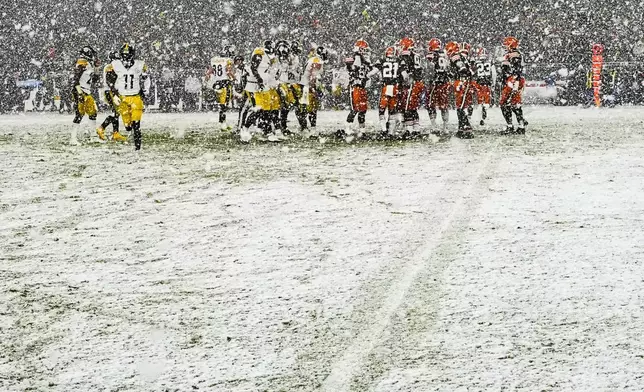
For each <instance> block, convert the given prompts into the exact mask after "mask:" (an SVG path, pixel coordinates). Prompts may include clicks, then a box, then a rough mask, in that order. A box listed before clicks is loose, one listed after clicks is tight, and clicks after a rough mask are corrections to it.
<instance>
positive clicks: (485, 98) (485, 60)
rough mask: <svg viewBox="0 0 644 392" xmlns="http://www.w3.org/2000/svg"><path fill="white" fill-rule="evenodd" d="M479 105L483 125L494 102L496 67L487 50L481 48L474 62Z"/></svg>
mask: <svg viewBox="0 0 644 392" xmlns="http://www.w3.org/2000/svg"><path fill="white" fill-rule="evenodd" d="M474 65H475V67H474V68H475V69H474V72H475V75H474V82H475V86H476V97H477V103H478V104H479V106H481V125H485V120H487V110H488V109H489V108H490V103H491V102H492V86H493V85H494V76H493V72H494V67H493V65H492V62H491V61H490V59H489V57H488V55H487V51H486V50H485V48H479V49H478V53H477V55H476V59H475V62H474Z"/></svg>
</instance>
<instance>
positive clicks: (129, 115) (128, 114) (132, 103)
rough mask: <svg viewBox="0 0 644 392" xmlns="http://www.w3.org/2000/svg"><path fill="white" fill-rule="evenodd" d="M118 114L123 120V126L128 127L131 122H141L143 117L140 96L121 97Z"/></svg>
mask: <svg viewBox="0 0 644 392" xmlns="http://www.w3.org/2000/svg"><path fill="white" fill-rule="evenodd" d="M118 113H119V114H120V115H121V118H122V119H123V124H125V126H126V127H129V126H130V125H131V124H132V121H141V118H142V117H143V99H142V98H141V96H140V95H126V96H122V97H121V104H120V105H119V107H118Z"/></svg>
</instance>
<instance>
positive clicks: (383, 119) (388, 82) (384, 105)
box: [368, 46, 401, 137]
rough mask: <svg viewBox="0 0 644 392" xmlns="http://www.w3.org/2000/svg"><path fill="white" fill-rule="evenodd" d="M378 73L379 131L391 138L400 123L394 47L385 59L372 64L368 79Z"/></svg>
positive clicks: (396, 63)
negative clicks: (379, 81)
mask: <svg viewBox="0 0 644 392" xmlns="http://www.w3.org/2000/svg"><path fill="white" fill-rule="evenodd" d="M378 73H379V74H380V80H381V84H382V88H381V90H380V102H379V104H378V116H379V120H380V129H381V132H382V135H383V136H390V137H391V136H394V135H395V134H396V131H397V129H398V126H399V125H400V122H401V119H400V117H399V115H398V110H397V105H398V98H399V96H400V79H401V78H400V62H399V60H398V53H397V52H396V48H395V47H393V46H390V47H389V48H387V50H386V51H385V57H384V58H383V59H382V60H380V61H377V62H376V63H375V64H374V69H373V70H372V71H371V72H369V74H368V77H372V76H374V75H376V74H378ZM386 115H387V116H386Z"/></svg>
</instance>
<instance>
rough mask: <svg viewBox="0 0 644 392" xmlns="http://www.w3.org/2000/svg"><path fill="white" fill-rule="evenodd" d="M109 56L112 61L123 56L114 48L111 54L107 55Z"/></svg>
mask: <svg viewBox="0 0 644 392" xmlns="http://www.w3.org/2000/svg"><path fill="white" fill-rule="evenodd" d="M107 58H108V59H109V60H110V61H114V60H118V59H120V58H121V56H120V54H119V52H117V51H116V50H112V51H111V52H110V54H109V55H108V56H107Z"/></svg>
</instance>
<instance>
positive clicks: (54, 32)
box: [0, 0, 644, 106]
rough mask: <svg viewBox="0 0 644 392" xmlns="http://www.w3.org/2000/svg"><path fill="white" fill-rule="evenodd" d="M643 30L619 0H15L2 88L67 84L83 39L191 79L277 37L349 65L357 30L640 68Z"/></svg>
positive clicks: (537, 58)
mask: <svg viewBox="0 0 644 392" xmlns="http://www.w3.org/2000/svg"><path fill="white" fill-rule="evenodd" d="M642 26H644V14H643V13H642V12H641V3H640V2H636V1H631V2H614V1H612V0H594V1H592V2H591V1H589V0H524V1H521V2H516V1H511V0H502V1H498V2H489V1H483V0H437V1H434V2H420V1H411V0H399V1H397V2H395V3H392V2H382V1H374V0H358V1H350V0H332V1H326V2H325V1H313V0H284V1H269V0H255V1H217V2H212V1H208V0H193V1H185V2H183V1H181V0H173V1H168V0H137V1H134V0H115V1H109V0H89V1H88V0H67V1H65V2H59V1H49V0H48V1H38V2H32V1H29V0H3V1H2V4H1V5H0V86H2V87H0V88H1V89H2V90H3V91H1V92H0V93H2V94H12V90H13V89H14V87H13V86H11V85H12V83H13V81H15V80H28V79H39V80H51V79H54V78H58V79H59V82H58V85H59V86H64V85H65V83H66V81H65V78H66V76H67V74H68V72H70V71H71V68H72V67H73V64H74V61H75V59H76V56H77V52H78V49H79V48H80V47H82V46H83V45H91V46H92V47H94V48H95V49H97V51H98V52H99V54H100V55H101V57H102V58H103V59H104V61H105V60H106V59H107V54H108V52H109V51H110V50H114V49H116V48H118V47H119V46H120V44H121V43H122V42H125V41H128V42H131V43H133V44H134V45H135V46H136V47H137V49H138V51H139V54H140V56H141V57H142V58H144V59H145V60H146V62H147V63H148V65H149V67H150V68H151V69H152V70H153V73H154V74H155V75H156V77H157V78H159V79H160V78H162V70H163V69H164V68H165V69H169V70H171V72H174V73H176V75H177V76H176V77H177V78H178V79H183V80H185V78H187V77H188V76H189V75H188V74H189V73H191V72H192V70H203V69H205V67H206V66H207V65H208V60H209V59H210V57H212V56H213V55H215V54H217V53H218V52H219V51H220V50H221V49H222V48H223V47H224V46H225V45H229V44H232V45H235V47H236V48H237V51H238V53H239V54H241V55H244V56H247V55H248V54H249V53H250V51H251V50H252V49H253V48H254V47H255V46H257V45H260V44H261V43H262V42H263V40H264V39H267V38H273V39H287V40H298V41H300V42H301V43H302V45H303V47H307V46H311V45H315V44H319V45H324V46H325V47H327V48H328V49H330V52H331V53H332V54H333V56H332V58H331V62H332V63H335V65H336V66H339V65H340V64H341V63H342V61H343V59H344V56H345V55H346V54H347V53H348V52H349V51H350V50H351V48H352V45H353V43H354V42H355V40H356V39H357V38H365V39H367V40H369V41H370V43H371V46H372V48H374V51H375V52H376V53H379V51H380V50H384V48H385V47H386V46H388V45H390V44H392V43H393V42H395V41H396V40H397V39H399V38H400V37H402V36H411V37H415V38H416V39H417V40H418V41H419V42H426V41H427V40H429V39H430V38H432V37H439V38H442V39H443V40H444V41H447V40H451V39H456V40H459V41H468V42H470V43H472V44H473V45H482V46H484V47H486V48H488V50H489V51H490V52H491V53H494V49H495V48H496V47H498V46H499V43H500V41H501V39H502V37H504V36H506V35H514V36H517V37H519V38H520V39H521V42H522V51H523V53H524V55H525V58H526V61H527V62H528V63H529V64H538V65H541V64H550V65H553V66H555V67H556V65H557V64H561V65H562V66H563V65H565V66H567V67H569V68H571V69H574V68H577V67H589V66H590V64H589V63H590V47H591V44H592V43H594V42H601V43H603V44H604V46H605V47H606V48H607V50H606V54H605V56H606V61H608V62H629V63H631V64H632V63H635V64H637V63H638V62H640V61H641V60H643V58H642V57H641V56H644V43H643V38H642V28H643V27H642ZM638 72H640V71H639V69H636V70H634V71H633V72H631V71H630V70H629V71H628V73H629V75H630V74H631V73H638ZM194 76H200V75H194ZM544 77H545V75H544ZM628 83H630V81H629V82H628ZM636 83H637V82H636ZM179 84H181V83H180V82H179ZM5 106H6V104H5Z"/></svg>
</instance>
